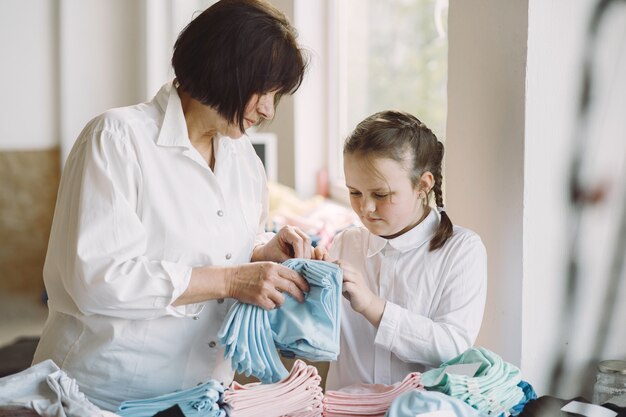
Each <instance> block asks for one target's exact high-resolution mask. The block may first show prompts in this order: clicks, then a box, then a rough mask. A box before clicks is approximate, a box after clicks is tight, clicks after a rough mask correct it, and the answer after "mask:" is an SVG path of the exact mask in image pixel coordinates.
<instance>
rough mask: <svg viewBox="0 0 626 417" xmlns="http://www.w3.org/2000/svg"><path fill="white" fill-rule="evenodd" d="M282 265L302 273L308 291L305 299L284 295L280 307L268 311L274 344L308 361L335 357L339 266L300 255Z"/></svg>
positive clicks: (339, 294)
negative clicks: (308, 287)
mask: <svg viewBox="0 0 626 417" xmlns="http://www.w3.org/2000/svg"><path fill="white" fill-rule="evenodd" d="M283 265H285V266H286V267H288V268H291V269H293V270H294V271H296V272H298V273H299V274H300V275H302V276H303V277H304V278H305V279H306V280H307V281H308V283H309V285H310V291H309V292H308V294H306V301H305V302H304V303H300V302H298V301H297V300H295V299H294V298H292V297H286V298H285V304H283V306H282V307H281V308H278V309H275V310H270V311H268V316H269V322H270V327H271V328H272V335H273V337H274V342H275V343H276V346H277V347H278V348H279V349H280V350H281V351H282V352H285V351H286V352H291V353H293V354H294V355H295V356H296V357H300V358H306V359H309V360H311V361H334V360H337V355H339V330H340V310H341V309H340V308H339V303H340V302H341V284H342V280H343V274H342V271H341V269H340V268H339V266H337V265H336V264H333V263H330V262H323V261H314V260H302V259H289V260H287V261H285V262H284V263H283Z"/></svg>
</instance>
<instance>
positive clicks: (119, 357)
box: [34, 83, 268, 410]
mask: <svg viewBox="0 0 626 417" xmlns="http://www.w3.org/2000/svg"><path fill="white" fill-rule="evenodd" d="M215 140H216V141H217V142H216V143H215V145H216V146H215V149H216V151H215V152H216V163H215V168H214V170H213V171H211V170H210V169H209V167H208V165H207V163H206V161H205V160H204V159H203V158H202V156H201V155H200V154H199V152H198V151H197V150H196V149H195V148H194V147H193V146H192V145H191V143H190V140H189V138H188V134H187V127H186V123H185V118H184V115H183V112H182V106H181V102H180V98H179V96H178V93H177V91H176V89H175V88H173V86H172V83H168V84H166V85H164V86H163V87H162V88H161V90H160V91H159V92H158V93H157V95H156V96H155V98H154V99H153V100H152V101H150V102H147V103H143V104H139V105H135V106H130V107H124V108H118V109H112V110H109V111H107V112H105V113H104V114H102V115H100V116H98V117H96V118H95V119H93V120H92V121H91V122H89V123H88V125H87V126H86V127H85V129H84V130H83V131H82V133H81V134H80V136H79V137H78V139H77V141H76V143H75V145H74V147H73V149H72V151H71V153H70V155H69V157H68V160H67V163H66V165H65V168H64V170H63V175H62V179H61V185H60V189H59V194H58V199H57V205H56V209H55V215H54V221H53V225H52V230H51V236H50V242H49V247H48V254H47V257H46V262H45V266H44V281H45V284H46V290H47V292H48V297H49V300H48V306H49V311H50V313H49V317H48V320H47V322H46V325H45V328H44V331H43V334H42V338H41V341H40V344H39V346H38V348H37V352H36V354H35V358H34V363H37V362H40V361H43V360H45V359H53V360H54V361H55V362H56V363H57V364H58V365H59V366H60V367H61V368H62V369H63V370H65V371H66V372H67V373H68V374H70V375H71V376H72V377H74V378H75V379H76V380H77V381H78V382H79V384H80V389H81V391H82V392H84V393H85V394H87V395H88V397H89V399H90V400H92V401H93V402H94V403H95V404H96V405H98V406H99V407H101V408H104V409H109V410H113V409H115V408H116V407H117V405H118V403H119V402H120V401H122V400H129V399H137V398H147V397H151V396H154V395H157V394H162V393H166V392H172V391H175V390H178V389H181V388H189V387H191V386H194V385H196V384H197V383H199V382H204V381H206V380H207V379H209V378H213V379H216V380H218V381H222V382H224V383H229V382H230V380H231V379H232V377H233V372H232V370H231V368H230V364H229V363H228V361H225V360H224V359H223V354H224V352H223V349H222V348H221V347H220V346H219V343H218V339H217V332H218V329H219V327H220V325H221V324H222V321H223V319H224V317H225V316H226V312H227V311H228V309H229V307H230V305H231V304H232V300H212V301H208V302H204V303H199V304H193V305H186V306H179V307H174V306H172V302H173V301H174V300H176V299H177V298H178V297H179V296H180V295H181V294H182V293H183V292H184V291H185V289H186V288H187V286H188V284H189V280H190V277H191V270H192V268H193V267H197V266H206V265H214V266H217V265H236V264H240V263H245V262H249V260H250V256H251V252H252V248H253V245H254V244H255V238H258V237H259V236H262V234H263V232H264V224H265V219H266V217H267V212H266V210H267V202H268V195H267V184H266V178H265V172H264V170H263V166H262V164H261V161H260V160H259V159H258V157H257V155H256V153H255V152H254V149H253V147H252V145H251V144H250V141H249V139H248V138H247V137H246V136H243V137H241V138H239V139H231V138H228V137H220V138H216V139H215Z"/></svg>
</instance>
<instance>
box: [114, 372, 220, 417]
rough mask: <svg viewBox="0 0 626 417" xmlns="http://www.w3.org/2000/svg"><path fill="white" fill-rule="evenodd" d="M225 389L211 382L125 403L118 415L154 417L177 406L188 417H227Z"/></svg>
mask: <svg viewBox="0 0 626 417" xmlns="http://www.w3.org/2000/svg"><path fill="white" fill-rule="evenodd" d="M223 393H224V387H223V386H222V384H220V383H219V382H217V381H214V380H209V381H207V382H205V383H203V384H199V385H196V386H195V387H193V388H189V389H186V390H182V391H176V392H173V393H170V394H165V395H161V396H158V397H153V398H147V399H144V400H132V401H125V402H123V403H122V404H120V406H119V408H118V410H117V414H118V415H120V416H121V417H152V416H154V415H155V414H156V413H158V412H159V411H162V410H166V409H168V408H170V407H172V406H174V405H176V404H178V406H179V407H180V410H181V411H182V412H183V414H184V415H185V416H186V417H225V416H226V412H225V411H224V410H223V409H221V408H220V405H219V402H220V400H221V399H222V396H223Z"/></svg>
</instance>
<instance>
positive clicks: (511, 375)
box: [422, 347, 524, 415]
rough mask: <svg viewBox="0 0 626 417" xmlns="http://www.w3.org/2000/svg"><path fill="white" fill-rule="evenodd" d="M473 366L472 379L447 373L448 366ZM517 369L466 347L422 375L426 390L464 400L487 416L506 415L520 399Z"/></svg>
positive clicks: (489, 354) (482, 351)
mask: <svg viewBox="0 0 626 417" xmlns="http://www.w3.org/2000/svg"><path fill="white" fill-rule="evenodd" d="M471 363H477V364H479V365H480V366H479V367H478V370H477V371H476V373H475V375H474V376H467V375H460V374H454V373H449V372H447V371H446V368H447V367H448V366H450V365H457V364H471ZM520 381H521V373H520V370H519V369H518V368H517V367H515V366H514V365H512V364H510V363H508V362H506V361H504V360H502V358H501V357H500V356H498V355H496V354H495V353H493V352H491V351H490V350H488V349H485V348H482V347H479V348H470V349H468V350H466V351H465V352H463V353H462V354H461V355H459V356H457V357H455V358H453V359H451V360H449V361H447V362H444V363H442V364H441V366H440V367H439V368H436V369H431V370H430V371H427V372H424V373H423V374H422V383H423V384H424V387H425V388H426V389H427V390H429V391H439V392H442V393H444V394H448V395H450V396H452V397H455V398H458V399H460V400H462V401H465V402H466V403H467V404H469V405H470V406H472V407H474V408H476V409H478V410H481V411H482V412H484V413H487V414H488V415H499V414H502V413H505V414H510V413H511V412H512V410H513V408H514V407H515V405H517V404H518V403H519V402H520V401H521V400H522V399H523V398H524V392H523V391H522V389H521V388H520V387H519V386H518V384H519V383H520Z"/></svg>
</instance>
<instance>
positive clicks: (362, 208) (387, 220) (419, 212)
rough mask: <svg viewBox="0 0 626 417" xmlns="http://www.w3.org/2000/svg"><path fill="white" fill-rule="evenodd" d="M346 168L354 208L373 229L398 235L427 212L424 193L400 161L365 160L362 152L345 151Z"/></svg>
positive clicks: (364, 223) (377, 232) (390, 236)
mask: <svg viewBox="0 0 626 417" xmlns="http://www.w3.org/2000/svg"><path fill="white" fill-rule="evenodd" d="M343 167H344V172H345V176H346V186H347V187H348V190H349V191H350V203H351V204H352V209H353V210H354V212H355V213H356V214H358V215H359V217H360V219H361V221H362V222H363V225H364V226H365V227H367V229H368V230H369V231H370V232H372V233H374V234H376V235H379V236H382V237H385V238H393V237H397V236H400V235H401V234H403V233H405V232H407V231H408V230H411V229H412V228H413V227H414V226H415V225H417V224H418V223H419V222H420V221H421V219H422V217H424V215H425V214H426V213H425V212H424V206H423V199H422V198H421V197H420V196H421V195H423V194H422V193H420V190H419V189H418V188H416V187H414V186H413V184H412V183H411V179H410V177H409V172H408V170H407V169H406V168H404V167H403V166H402V165H401V164H400V163H399V162H396V161H394V160H393V159H388V158H371V159H370V160H368V161H364V160H363V158H360V157H359V155H351V154H345V155H344V164H343Z"/></svg>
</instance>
